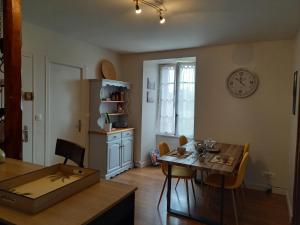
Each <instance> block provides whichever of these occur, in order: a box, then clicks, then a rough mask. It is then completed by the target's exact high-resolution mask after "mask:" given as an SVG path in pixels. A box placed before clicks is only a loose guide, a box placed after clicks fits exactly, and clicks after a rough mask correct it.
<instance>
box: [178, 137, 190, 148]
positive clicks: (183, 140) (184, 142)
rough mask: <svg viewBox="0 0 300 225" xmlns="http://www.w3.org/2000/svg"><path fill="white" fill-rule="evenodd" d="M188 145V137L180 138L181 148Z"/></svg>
mask: <svg viewBox="0 0 300 225" xmlns="http://www.w3.org/2000/svg"><path fill="white" fill-rule="evenodd" d="M187 143H188V139H187V138H186V136H184V135H181V136H180V137H179V146H182V145H185V144H187Z"/></svg>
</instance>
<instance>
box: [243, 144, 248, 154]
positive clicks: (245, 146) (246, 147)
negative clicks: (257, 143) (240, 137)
mask: <svg viewBox="0 0 300 225" xmlns="http://www.w3.org/2000/svg"><path fill="white" fill-rule="evenodd" d="M246 152H249V144H248V143H247V144H244V150H243V155H245V153H246Z"/></svg>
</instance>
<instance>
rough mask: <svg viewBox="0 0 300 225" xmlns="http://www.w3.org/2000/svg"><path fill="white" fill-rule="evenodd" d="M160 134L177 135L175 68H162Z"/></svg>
mask: <svg viewBox="0 0 300 225" xmlns="http://www.w3.org/2000/svg"><path fill="white" fill-rule="evenodd" d="M159 96H160V97H159V98H160V99H159V102H160V112H159V124H160V126H159V132H160V133H165V134H175V66H173V65H164V66H161V67H160V95H159Z"/></svg>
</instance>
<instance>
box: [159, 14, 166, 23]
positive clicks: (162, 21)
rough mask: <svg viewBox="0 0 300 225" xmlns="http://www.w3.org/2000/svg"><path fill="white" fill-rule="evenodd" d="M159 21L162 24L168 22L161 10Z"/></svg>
mask: <svg viewBox="0 0 300 225" xmlns="http://www.w3.org/2000/svg"><path fill="white" fill-rule="evenodd" d="M159 22H160V24H164V23H165V22H166V19H165V17H163V15H162V13H161V12H159Z"/></svg>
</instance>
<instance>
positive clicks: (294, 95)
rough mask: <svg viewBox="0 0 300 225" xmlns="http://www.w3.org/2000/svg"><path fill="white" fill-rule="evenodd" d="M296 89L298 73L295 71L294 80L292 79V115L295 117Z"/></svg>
mask: <svg viewBox="0 0 300 225" xmlns="http://www.w3.org/2000/svg"><path fill="white" fill-rule="evenodd" d="M297 89H298V71H295V72H294V79H293V108H292V113H293V115H296V108H297Z"/></svg>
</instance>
